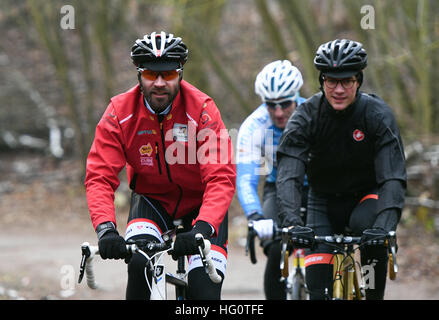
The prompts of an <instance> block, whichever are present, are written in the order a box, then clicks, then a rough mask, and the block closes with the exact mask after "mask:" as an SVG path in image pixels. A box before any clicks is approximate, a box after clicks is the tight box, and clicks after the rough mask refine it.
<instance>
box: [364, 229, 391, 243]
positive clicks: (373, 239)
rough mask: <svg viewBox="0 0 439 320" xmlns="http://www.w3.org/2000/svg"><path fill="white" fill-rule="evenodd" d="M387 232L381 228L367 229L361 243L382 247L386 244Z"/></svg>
mask: <svg viewBox="0 0 439 320" xmlns="http://www.w3.org/2000/svg"><path fill="white" fill-rule="evenodd" d="M386 236H387V232H386V231H385V230H384V229H381V228H372V229H366V230H364V231H363V235H362V236H361V243H364V244H367V245H373V246H382V245H384V243H385V242H386Z"/></svg>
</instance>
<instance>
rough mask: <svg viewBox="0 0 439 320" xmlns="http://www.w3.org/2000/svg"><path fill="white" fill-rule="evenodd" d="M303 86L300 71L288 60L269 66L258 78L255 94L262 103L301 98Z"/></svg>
mask: <svg viewBox="0 0 439 320" xmlns="http://www.w3.org/2000/svg"><path fill="white" fill-rule="evenodd" d="M302 85H303V78H302V74H301V73H300V71H299V69H297V68H296V67H295V66H293V65H292V64H291V62H290V61H288V60H277V61H273V62H271V63H269V64H267V65H266V66H265V67H264V68H263V69H262V70H261V72H259V74H258V75H257V76H256V81H255V92H256V94H257V95H259V96H260V97H261V99H262V101H267V100H278V99H281V98H290V97H291V98H293V99H294V100H296V99H297V97H299V90H300V88H301V87H302Z"/></svg>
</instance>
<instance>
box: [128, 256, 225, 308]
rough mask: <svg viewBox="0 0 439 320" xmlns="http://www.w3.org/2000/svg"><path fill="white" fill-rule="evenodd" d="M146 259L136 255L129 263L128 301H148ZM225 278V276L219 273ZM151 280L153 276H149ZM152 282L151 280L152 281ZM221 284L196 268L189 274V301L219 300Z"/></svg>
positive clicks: (202, 269) (201, 269)
mask: <svg viewBox="0 0 439 320" xmlns="http://www.w3.org/2000/svg"><path fill="white" fill-rule="evenodd" d="M144 270H145V257H143V256H142V255H140V254H138V253H135V254H133V257H132V258H131V261H130V263H128V283H127V290H126V299H127V300H148V299H149V297H150V294H151V293H150V291H149V289H148V285H147V283H146V280H145V273H144ZM218 274H219V275H220V276H221V277H222V278H224V275H223V274H222V273H221V272H220V271H218ZM148 278H149V279H151V275H148ZM150 281H151V280H150ZM221 287H222V281H221V283H218V284H217V283H213V282H212V281H211V280H210V279H209V276H208V275H207V274H206V271H205V270H204V268H201V267H200V268H194V269H192V270H191V271H190V272H189V274H188V290H187V296H186V298H187V299H188V300H219V299H220V298H221Z"/></svg>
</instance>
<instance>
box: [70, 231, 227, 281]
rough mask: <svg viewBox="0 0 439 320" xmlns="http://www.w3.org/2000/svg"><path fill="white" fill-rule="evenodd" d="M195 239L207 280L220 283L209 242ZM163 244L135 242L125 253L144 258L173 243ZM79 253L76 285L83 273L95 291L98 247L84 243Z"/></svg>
mask: <svg viewBox="0 0 439 320" xmlns="http://www.w3.org/2000/svg"><path fill="white" fill-rule="evenodd" d="M195 238H196V240H197V244H198V249H199V252H200V257H201V262H202V264H203V266H204V269H205V271H206V273H207V274H208V275H209V278H210V279H211V280H212V281H213V282H214V283H220V282H221V280H222V278H221V276H220V275H219V274H218V272H217V270H216V268H215V266H214V264H213V261H212V258H211V256H210V248H211V244H210V241H209V240H207V239H204V238H203V236H202V235H201V234H196V235H195ZM164 240H165V242H162V243H158V242H153V241H150V242H148V241H145V240H136V241H135V243H128V244H127V245H126V248H127V251H128V253H129V254H132V253H134V252H138V253H140V254H143V255H144V256H145V257H146V256H147V254H150V253H157V252H164V251H169V250H172V248H173V243H172V240H171V239H170V238H165V237H164ZM81 251H82V258H81V264H80V267H79V279H78V283H81V281H82V279H83V277H84V273H85V275H86V279H87V285H88V287H90V288H91V289H97V288H98V285H97V283H96V279H95V276H94V271H93V263H92V262H93V259H94V257H95V256H96V255H99V247H98V246H91V245H90V244H89V243H88V242H84V243H83V244H82V245H81Z"/></svg>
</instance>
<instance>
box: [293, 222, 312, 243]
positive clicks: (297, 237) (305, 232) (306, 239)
mask: <svg viewBox="0 0 439 320" xmlns="http://www.w3.org/2000/svg"><path fill="white" fill-rule="evenodd" d="M289 233H290V235H291V241H292V242H293V247H294V248H313V247H314V230H313V229H311V228H309V227H302V226H295V227H293V228H291V230H290V231H289Z"/></svg>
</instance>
